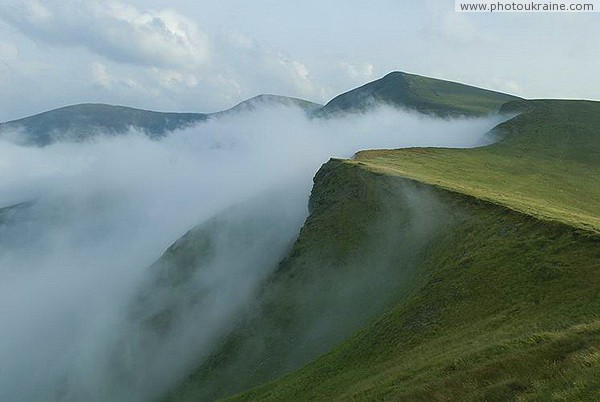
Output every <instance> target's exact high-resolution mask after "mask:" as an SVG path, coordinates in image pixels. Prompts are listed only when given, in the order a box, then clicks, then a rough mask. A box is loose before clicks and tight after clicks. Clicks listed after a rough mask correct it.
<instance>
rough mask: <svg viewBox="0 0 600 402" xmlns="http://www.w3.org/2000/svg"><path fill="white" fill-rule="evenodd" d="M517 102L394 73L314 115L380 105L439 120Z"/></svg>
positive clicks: (426, 78)
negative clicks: (434, 117)
mask: <svg viewBox="0 0 600 402" xmlns="http://www.w3.org/2000/svg"><path fill="white" fill-rule="evenodd" d="M516 100H519V98H517V97H515V96H511V95H507V94H503V93H500V92H494V91H489V90H485V89H481V88H476V87H472V86H469V85H464V84H460V83H456V82H451V81H445V80H439V79H435V78H429V77H423V76H420V75H414V74H407V73H404V72H399V71H396V72H392V73H389V74H388V75H386V76H385V77H383V78H380V79H378V80H376V81H373V82H370V83H368V84H365V85H363V86H361V87H359V88H356V89H353V90H351V91H349V92H346V93H344V94H341V95H339V96H337V97H335V98H334V99H332V100H331V101H330V102H329V103H327V104H326V105H325V106H324V107H323V108H322V109H320V110H318V111H317V112H316V113H317V115H319V116H327V115H332V114H333V115H335V114H338V113H348V112H361V111H365V110H367V109H368V108H369V107H371V106H373V105H375V104H381V103H383V104H387V105H391V106H395V107H402V108H407V109H413V110H416V111H418V112H421V113H426V114H434V115H438V116H456V115H466V116H476V115H483V114H487V113H491V112H496V111H498V110H499V109H500V107H501V106H502V105H503V104H504V103H506V102H510V101H516Z"/></svg>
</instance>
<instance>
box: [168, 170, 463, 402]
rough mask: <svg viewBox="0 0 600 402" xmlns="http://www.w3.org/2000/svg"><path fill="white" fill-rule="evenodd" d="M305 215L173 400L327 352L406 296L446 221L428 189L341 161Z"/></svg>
mask: <svg viewBox="0 0 600 402" xmlns="http://www.w3.org/2000/svg"><path fill="white" fill-rule="evenodd" d="M309 211H310V215H309V216H308V218H307V219H306V221H305V223H304V225H303V227H302V229H301V232H300V234H299V236H298V239H297V240H296V242H295V243H294V245H293V246H292V247H291V249H290V251H289V253H288V254H287V256H286V257H285V258H284V259H283V260H282V262H281V263H280V264H279V267H278V269H277V270H276V271H275V272H274V273H273V274H272V275H271V276H270V277H269V278H268V279H267V280H266V281H265V282H264V284H263V286H262V289H261V292H260V296H259V302H258V303H257V306H256V308H255V309H254V310H253V311H252V312H251V313H250V314H249V315H248V316H247V317H245V318H244V319H242V320H240V322H239V323H238V325H237V327H236V329H235V330H234V331H232V332H231V334H230V335H229V336H228V337H227V339H226V341H225V342H224V343H223V344H222V346H221V347H220V348H219V349H218V350H217V352H216V353H214V354H213V355H212V356H211V358H209V359H208V360H207V361H205V363H204V364H202V365H201V366H200V367H199V368H198V370H196V372H195V373H194V374H193V375H191V376H190V377H189V378H188V379H187V381H186V382H185V383H184V384H183V385H182V386H181V387H180V388H178V389H177V390H175V391H174V392H173V393H172V394H171V395H170V398H172V399H173V400H187V399H190V400H191V399H196V400H198V399H200V400H210V399H215V398H218V397H223V396H226V395H231V394H233V393H235V392H239V391H242V390H245V389H248V388H250V387H252V386H255V385H258V384H261V383H264V382H266V381H269V380H272V379H275V378H277V377H279V376H281V375H283V374H285V373H287V372H289V371H291V370H293V369H296V368H298V367H300V366H302V365H303V364H305V363H307V362H309V361H311V360H312V359H314V358H316V357H318V356H319V355H321V354H323V353H326V352H327V351H329V350H331V349H332V348H333V347H334V346H335V345H337V344H338V343H339V342H341V341H343V340H344V339H346V338H348V337H349V336H351V335H352V334H353V333H355V332H356V331H357V330H359V329H360V328H362V327H364V326H365V325H368V324H369V323H370V322H372V321H373V320H374V319H375V318H376V317H378V316H379V315H381V314H382V313H383V312H385V311H387V310H388V309H389V308H391V307H392V306H393V305H394V304H396V303H398V302H400V301H401V300H403V299H404V297H405V295H406V292H405V290H406V289H408V288H410V287H411V286H412V285H413V283H414V280H415V278H416V276H415V272H416V269H417V266H418V262H419V261H420V259H421V258H422V254H423V253H424V251H425V250H426V249H427V247H429V246H430V245H431V243H432V241H433V239H434V238H435V237H436V236H437V233H438V231H439V230H440V229H441V228H442V227H443V226H444V225H448V224H451V220H449V219H446V218H445V216H448V214H447V211H446V207H445V206H443V205H442V204H441V203H439V202H438V200H437V197H436V196H435V195H434V194H433V193H432V192H431V191H430V190H429V189H427V188H426V187H424V186H419V185H418V184H415V183H412V182H409V181H407V180H402V179H397V178H396V179H393V178H389V177H387V176H385V175H379V174H375V173H372V172H369V171H367V170H365V169H363V168H361V167H359V166H356V165H351V164H348V163H346V162H344V161H340V160H331V161H329V162H328V163H326V164H325V165H323V167H322V168H321V169H320V170H319V172H318V173H317V174H316V176H315V179H314V187H313V190H312V193H311V196H310V201H309Z"/></svg>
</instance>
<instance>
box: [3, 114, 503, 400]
mask: <svg viewBox="0 0 600 402" xmlns="http://www.w3.org/2000/svg"><path fill="white" fill-rule="evenodd" d="M502 120H503V119H501V118H500V117H490V118H480V119H455V120H444V119H434V118H429V117H423V116H422V115H418V114H415V113H409V112H404V111H398V110H395V109H389V108H383V107H382V108H378V109H376V110H374V111H373V112H370V113H367V114H364V115H353V116H348V117H345V118H336V119H327V120H326V119H314V120H311V119H308V118H306V116H305V114H304V113H303V111H302V110H300V109H297V108H293V107H283V106H282V107H263V108H259V109H256V110H254V111H252V112H241V113H238V114H234V115H228V116H223V117H221V118H216V119H212V120H210V121H208V122H206V123H202V124H200V125H197V126H194V127H191V128H188V129H186V130H181V131H177V132H174V133H172V134H171V135H170V136H168V137H166V138H164V139H163V140H161V141H153V140H149V139H148V138H147V137H146V136H144V135H143V134H141V133H137V132H134V131H132V132H131V133H130V134H129V135H126V136H123V137H111V136H100V137H96V138H95V139H94V140H92V141H89V142H82V143H56V144H52V145H49V146H47V147H44V148H36V147H25V146H21V145H18V144H17V143H15V142H11V141H8V140H6V139H5V140H0V208H2V207H8V206H11V205H16V204H20V205H18V206H17V207H14V208H11V209H4V210H0V356H1V359H0V400H20V401H27V400H39V399H44V400H119V399H121V400H147V399H152V398H156V397H157V396H159V394H160V392H163V391H164V390H165V389H166V388H167V387H169V386H170V385H172V383H173V382H174V381H177V380H178V379H179V378H180V377H181V376H182V375H184V374H185V373H186V370H188V369H189V368H190V367H192V366H193V364H195V363H197V360H198V359H199V358H200V357H199V356H206V355H207V354H209V353H210V348H211V347H213V346H214V344H215V342H217V341H218V340H219V336H221V335H222V334H223V333H224V332H225V331H227V328H228V327H229V326H230V325H231V324H232V323H233V322H234V320H235V317H237V316H238V315H239V314H241V313H242V312H243V311H244V307H245V306H247V305H248V303H250V302H251V299H252V297H253V295H254V293H255V291H256V288H257V287H258V286H259V285H260V283H261V281H262V280H264V278H266V277H267V276H268V274H269V273H270V272H271V271H272V269H274V268H275V267H276V264H277V262H278V260H279V259H280V258H281V256H282V255H283V254H284V253H285V251H286V247H288V246H289V244H290V242H291V241H293V239H294V237H295V236H296V235H297V233H298V231H299V228H300V225H301V224H302V222H303V219H304V218H305V217H306V215H307V210H306V204H307V200H308V195H309V193H310V188H311V183H312V177H313V175H314V174H315V172H316V171H317V170H318V168H319V166H320V165H321V164H322V163H324V162H326V161H327V160H328V159H329V158H330V157H346V158H347V157H351V156H352V155H353V153H354V152H356V151H358V150H362V149H373V148H399V147H410V146H439V147H473V146H479V145H483V144H485V143H487V142H489V137H486V136H485V133H486V132H488V131H489V130H490V129H491V128H492V127H493V126H495V125H496V124H497V123H499V122H500V121H502ZM265 194H280V195H281V194H285V195H286V196H285V197H282V196H272V197H271V196H267V197H265V196H264V195H265ZM252 200H255V201H254V202H251V201H252ZM256 200H260V201H258V202H257V201H256ZM257 204H258V205H259V206H260V208H258V207H257ZM240 205H242V206H244V205H252V207H248V209H246V212H245V216H254V217H255V218H256V219H258V221H257V220H256V219H255V221H254V223H253V224H249V225H247V226H246V227H247V228H248V232H247V233H246V234H245V238H247V239H258V240H257V241H253V242H244V241H236V243H235V247H233V245H232V248H229V247H227V244H228V242H229V241H230V240H231V238H230V237H227V236H225V237H224V238H223V241H222V242H221V243H220V246H219V247H217V250H218V252H217V254H218V255H217V257H216V258H214V259H213V260H212V261H213V262H212V265H210V267H209V268H207V270H205V271H203V272H204V273H203V275H201V276H200V277H196V278H195V279H194V282H192V283H193V284H194V286H205V287H206V288H207V289H209V290H210V291H212V292H213V293H214V294H215V295H217V296H218V297H215V298H213V299H210V300H211V302H210V303H208V302H207V303H205V304H203V307H202V308H201V309H199V310H198V309H191V310H189V313H190V314H191V316H190V317H188V318H189V319H190V321H191V322H196V323H198V322H202V325H198V324H194V325H191V326H180V327H178V328H179V329H180V331H178V332H174V334H175V336H171V337H170V338H169V340H168V341H167V342H163V341H160V340H156V341H153V342H154V343H152V345H150V344H147V343H143V345H144V347H146V346H148V347H152V349H151V350H144V349H142V348H136V347H132V348H131V349H130V350H126V351H123V350H120V352H122V353H120V357H118V358H126V359H127V371H126V374H127V375H128V376H132V378H128V379H127V381H122V379H117V380H115V378H114V377H115V373H114V372H111V370H112V369H113V368H114V366H112V363H111V359H112V358H113V356H114V353H115V350H116V349H115V348H120V347H123V345H127V344H128V342H123V338H124V337H126V338H128V339H129V338H131V337H135V336H136V334H135V333H132V331H133V330H134V329H132V328H131V326H130V325H129V323H128V320H129V317H130V316H129V313H130V306H131V305H132V303H133V300H134V298H136V297H138V290H139V289H140V287H141V286H142V284H143V283H144V282H145V281H147V280H148V275H149V270H148V269H147V267H148V266H150V265H151V264H152V263H153V261H155V260H156V259H157V258H158V257H159V256H160V255H161V254H162V253H163V251H164V250H165V249H166V248H167V247H168V246H169V245H170V244H172V243H173V242H174V241H175V240H177V239H178V238H179V237H181V236H182V235H183V234H184V233H186V232H187V231H188V230H189V229H191V228H192V227H194V226H195V225H198V224H201V223H203V222H207V221H209V220H210V219H211V218H213V217H214V216H216V215H218V214H219V213H222V212H223V211H227V210H229V209H230V208H232V207H235V206H238V208H239V206H240ZM243 208H245V207H243ZM263 218H264V219H263ZM154 308H156V306H154ZM179 335H180V336H179ZM186 351H188V353H186ZM142 354H144V356H141V355H142ZM133 369H135V370H133ZM136 371H137V372H136ZM114 381H116V382H117V384H116V385H115V386H112V385H110V384H111V383H112V382H114ZM123 384H127V386H126V387H125V388H123Z"/></svg>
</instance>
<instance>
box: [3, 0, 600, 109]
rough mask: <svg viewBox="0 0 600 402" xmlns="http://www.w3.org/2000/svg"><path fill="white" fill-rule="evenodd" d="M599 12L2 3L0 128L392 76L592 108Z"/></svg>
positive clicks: (442, 6) (335, 88) (260, 0)
mask: <svg viewBox="0 0 600 402" xmlns="http://www.w3.org/2000/svg"><path fill="white" fill-rule="evenodd" d="M599 17H600V13H588V14H493V15H489V14H464V13H461V14H457V13H455V12H454V1H453V0H428V1H422V0H419V1H402V2H400V1H388V0H380V1H376V0H371V1H364V0H363V1H355V0H351V1H329V2H323V1H315V0H305V1H303V2H297V1H294V2H292V1H281V0H280V1H274V0H257V1H254V2H248V1H241V0H230V1H227V2H223V1H215V0H204V1H201V2H200V1H157V0H150V1H140V0H115V1H112V0H108V1H100V0H88V1H83V0H61V1H55V0H49V1H37V0H24V1H16V0H9V1H8V2H3V4H2V5H1V6H0V120H1V121H4V120H9V119H14V118H19V117H23V116H26V115H30V114H33V113H37V112H40V111H44V110H48V109H51V108H55V107H60V106H64V105H67V104H74V103H81V102H102V103H112V104H122V105H129V106H134V107H141V108H148V109H155V110H174V111H200V112H202V111H204V112H209V111H215V110H220V109H224V108H227V107H230V106H232V105H234V104H235V103H237V102H240V101H242V100H244V99H246V98H249V97H252V96H254V95H257V94H259V93H275V94H281V95H289V96H297V97H301V98H305V99H309V100H313V101H316V102H321V103H324V102H326V101H327V100H329V99H331V98H332V97H333V96H335V95H337V94H338V93H340V92H343V91H346V90H348V89H351V88H353V87H355V86H358V85H361V84H363V83H365V82H368V81H370V80H373V79H377V78H379V77H381V76H383V75H385V74H386V73H388V72H389V71H393V70H403V71H408V72H412V73H417V74H422V75H429V76H433V77H439V78H444V79H449V80H455V81H460V82H465V83H469V84H472V85H477V86H482V87H485V88H490V89H495V90H499V91H504V92H509V93H513V94H517V95H521V96H525V97H530V98H539V97H564V98H587V99H598V98H600V95H599V92H598V88H600V78H599V75H598V74H597V70H598V67H600V45H599V44H598V42H597V38H598V37H600V19H599Z"/></svg>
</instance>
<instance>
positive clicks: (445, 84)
mask: <svg viewBox="0 0 600 402" xmlns="http://www.w3.org/2000/svg"><path fill="white" fill-rule="evenodd" d="M523 101H524V100H523V99H521V98H518V97H516V96H512V95H507V94H503V93H500V92H494V91H489V90H486V89H481V88H476V87H472V86H469V85H464V84H459V83H456V82H450V81H444V80H439V79H435V78H428V77H422V76H419V75H414V74H407V73H404V72H392V73H389V74H388V75H386V76H385V77H383V78H381V79H378V80H376V81H373V82H370V83H368V84H365V85H363V86H361V87H359V88H356V89H353V90H351V91H349V92H346V93H343V94H341V95H339V96H337V97H335V98H333V99H332V100H331V101H330V102H328V103H327V104H326V105H325V106H322V105H319V104H317V103H314V102H310V101H307V100H303V99H298V98H292V97H286V96H278V95H267V94H262V95H258V96H255V97H254V98H251V99H248V100H246V101H243V102H241V103H239V104H237V105H236V106H234V107H232V108H230V109H227V110H224V111H222V112H216V113H165V112H154V111H149V110H142V109H134V108H131V107H125V106H113V105H105V104H91V103H90V104H80V105H72V106H66V107H61V108H59V109H54V110H50V111H48V112H44V113H40V114H36V115H34V116H30V117H26V118H23V119H18V120H13V121H9V122H6V123H0V136H1V135H3V134H6V133H9V132H13V131H17V132H21V133H22V134H23V140H24V141H25V143H27V144H31V145H37V146H45V145H48V144H51V143H53V142H56V141H62V140H67V141H81V140H83V139H86V138H90V137H92V136H94V135H97V134H98V133H103V134H113V135H118V134H122V133H125V132H127V131H128V130H129V129H131V128H133V129H137V130H140V131H142V132H144V133H145V134H146V135H147V136H148V137H150V138H160V137H163V136H164V135H166V134H167V133H168V132H170V131H173V130H177V129H180V128H185V127H188V126H190V125H193V124H196V123H199V122H203V121H206V120H207V119H209V118H210V117H220V116H224V115H227V114H229V113H238V112H242V111H252V110H255V109H256V108H257V107H260V106H265V105H289V106H299V107H301V108H302V109H304V110H305V111H306V112H307V113H308V114H309V115H310V116H312V117H316V118H319V117H330V116H335V115H339V114H344V113H357V112H364V111H366V110H368V109H370V108H371V107H373V106H375V105H378V104H386V105H391V106H394V107H400V108H405V109H409V110H415V111H417V112H419V113H424V114H429V115H435V116H441V117H448V116H478V115H485V114H488V113H494V112H498V111H499V110H500V108H501V107H502V105H504V104H506V103H508V102H510V103H511V104H513V105H517V106H519V107H521V106H522V102H523Z"/></svg>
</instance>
